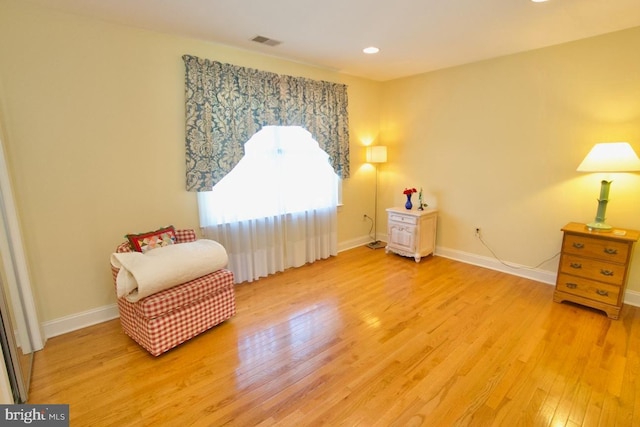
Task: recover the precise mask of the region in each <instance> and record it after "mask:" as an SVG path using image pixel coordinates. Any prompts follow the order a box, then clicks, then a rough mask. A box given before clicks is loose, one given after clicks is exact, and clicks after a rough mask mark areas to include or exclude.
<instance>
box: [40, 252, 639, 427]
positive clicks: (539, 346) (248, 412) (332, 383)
mask: <svg viewBox="0 0 640 427" xmlns="http://www.w3.org/2000/svg"><path fill="white" fill-rule="evenodd" d="M105 274H106V273H105ZM552 293H553V287H552V286H549V285H545V284H541V283H538V282H533V281H530V280H526V279H522V278H518V277H515V276H511V275H507V274H503V273H499V272H495V271H492V270H487V269H483V268H479V267H475V266H471V265H467V264H463V263H459V262H455V261H451V260H448V259H445V258H442V257H428V258H424V259H423V260H422V261H421V262H420V263H419V264H417V263H415V262H414V261H413V259H409V258H403V257H400V256H397V255H391V254H389V255H386V254H385V253H384V250H377V251H374V250H370V249H368V248H365V247H362V248H356V249H353V250H350V251H346V252H343V253H341V254H340V255H338V256H337V257H334V258H331V259H328V260H324V261H320V262H316V263H314V264H312V265H308V266H304V267H302V268H298V269H292V270H288V271H286V272H285V273H282V274H277V275H274V276H272V277H269V278H266V279H261V280H259V281H257V282H253V283H249V284H242V285H239V286H238V287H237V305H238V314H237V316H236V317H234V318H233V319H231V320H229V321H227V322H225V323H223V324H222V325H220V326H218V327H216V328H213V329H212V330H210V331H208V332H206V333H205V334H203V335H201V336H199V337H197V338H195V339H193V340H191V341H190V342H188V343H186V344H184V345H182V346H180V347H178V348H176V349H174V350H172V351H170V352H168V353H166V354H164V355H163V356H161V357H159V358H154V357H152V356H150V355H148V354H147V353H146V352H145V351H144V350H143V349H142V348H140V347H138V346H137V345H136V344H135V343H134V342H133V341H131V340H130V339H129V338H128V337H126V336H125V335H124V334H123V333H122V332H121V331H120V325H119V323H118V320H114V321H110V322H106V323H102V324H100V325H96V326H93V327H90V328H86V329H83V330H80V331H76V332H73V333H69V334H66V335H63V336H59V337H56V338H52V339H50V340H49V341H48V343H47V345H46V348H45V349H44V350H42V351H40V352H38V353H37V354H36V358H35V369H34V373H33V381H32V388H31V396H30V400H29V403H48V404H50V403H68V404H70V412H71V413H70V418H71V425H72V426H138V425H144V426H192V425H193V426H223V425H229V426H258V425H259V426H272V425H279V426H307V425H313V426H315V425H329V426H634V425H640V378H639V377H638V374H639V372H640V309H638V308H635V307H630V306H625V307H624V309H623V310H622V315H621V318H620V320H610V319H608V318H607V317H606V316H605V315H604V314H602V313H601V312H597V311H594V310H591V309H587V308H582V307H579V306H575V305H569V304H557V303H554V302H553V301H552Z"/></svg>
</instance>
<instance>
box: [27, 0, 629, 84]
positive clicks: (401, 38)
mask: <svg viewBox="0 0 640 427" xmlns="http://www.w3.org/2000/svg"><path fill="white" fill-rule="evenodd" d="M28 1H30V2H32V3H37V4H41V5H45V6H47V7H49V8H52V9H58V10H62V11H67V12H71V13H75V14H79V15H87V16H92V17H97V18H99V19H102V20H104V21H110V22H117V23H121V24H125V25H129V26H134V27H140V28H146V29H150V30H155V31H160V32H167V33H173V34H179V35H183V36H188V37H194V38H197V39H202V40H209V41H212V42H217V43H222V44H226V45H230V46H236V47H239V48H242V49H246V50H251V51H256V52H261V53H264V54H268V55H272V56H277V57H281V58H286V59H290V60H294V61H299V62H303V63H307V64H312V65H316V66H320V67H324V68H328V69H331V70H335V71H339V72H343V73H347V74H352V75H356V76H361V77H366V78H370V79H373V80H380V81H384V80H390V79H394V78H398V77H405V76H409V75H413V74H419V73H423V72H427V71H432V70H436V69H441V68H446V67H450V66H454V65H460V64H464V63H469V62H474V61H478V60H482V59H487V58H492V57H497V56H502V55H507V54H511V53H516V52H522V51H526V50H531V49H536V48H540V47H545V46H551V45H555V44H559V43H564V42H568V41H573V40H577V39H582V38H586V37H591V36H595V35H599V34H604V33H608V32H613V31H617V30H621V29H625V28H631V27H636V26H640V0H549V1H548V2H546V3H533V2H531V1H530V0H271V1H265V0H28ZM257 35H261V36H265V37H269V38H271V39H275V40H278V41H281V42H282V44H280V45H279V46H274V47H271V46H264V45H260V44H258V43H256V42H252V41H251V40H250V39H252V38H253V37H255V36H257ZM371 45H374V46H377V47H378V48H380V53H378V54H376V55H365V54H363V53H362V49H363V48H365V47H367V46H371Z"/></svg>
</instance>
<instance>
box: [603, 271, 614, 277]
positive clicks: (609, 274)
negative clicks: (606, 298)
mask: <svg viewBox="0 0 640 427" xmlns="http://www.w3.org/2000/svg"><path fill="white" fill-rule="evenodd" d="M600 274H602V275H603V276H613V271H611V270H600Z"/></svg>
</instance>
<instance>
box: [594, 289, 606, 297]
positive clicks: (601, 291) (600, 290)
mask: <svg viewBox="0 0 640 427" xmlns="http://www.w3.org/2000/svg"><path fill="white" fill-rule="evenodd" d="M596 293H597V294H598V295H601V296H603V297H606V296H609V292H607V291H605V290H604V289H598V290H596Z"/></svg>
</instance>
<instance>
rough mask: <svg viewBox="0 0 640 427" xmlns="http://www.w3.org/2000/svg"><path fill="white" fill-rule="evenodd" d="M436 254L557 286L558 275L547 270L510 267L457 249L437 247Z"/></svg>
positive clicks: (523, 266) (521, 266)
mask: <svg viewBox="0 0 640 427" xmlns="http://www.w3.org/2000/svg"><path fill="white" fill-rule="evenodd" d="M435 254H436V255H437V256H441V257H444V258H449V259H453V260H456V261H460V262H464V263H466V264H473V265H477V266H479V267H484V268H488V269H490V270H497V271H502V272H503V273H508V274H512V275H514V276H518V277H524V278H527V279H531V280H535V281H537V282H542V283H546V284H548V285H555V284H556V273H554V272H550V271H547V270H540V269H537V268H531V267H527V266H525V265H520V264H515V263H513V262H509V263H507V264H509V265H512V266H513V267H508V266H507V265H505V264H503V263H502V262H500V261H498V260H497V259H495V258H490V257H485V256H482V255H477V254H472V253H469V252H463V251H459V250H456V249H448V248H443V247H440V246H438V247H436V253H435Z"/></svg>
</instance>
